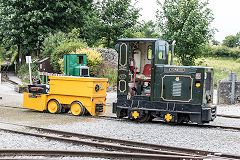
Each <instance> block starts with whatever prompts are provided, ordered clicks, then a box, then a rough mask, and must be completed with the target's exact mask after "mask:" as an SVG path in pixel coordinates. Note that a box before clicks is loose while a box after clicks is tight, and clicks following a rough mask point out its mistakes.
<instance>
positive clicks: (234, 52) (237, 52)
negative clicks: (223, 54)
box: [229, 47, 240, 58]
mask: <svg viewBox="0 0 240 160" xmlns="http://www.w3.org/2000/svg"><path fill="white" fill-rule="evenodd" d="M229 54H230V55H231V57H233V58H239V57H240V48H239V47H235V48H229Z"/></svg>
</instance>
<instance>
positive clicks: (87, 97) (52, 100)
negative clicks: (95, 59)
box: [23, 76, 108, 116]
mask: <svg viewBox="0 0 240 160" xmlns="http://www.w3.org/2000/svg"><path fill="white" fill-rule="evenodd" d="M49 79H50V81H49V92H47V93H45V94H39V93H31V91H29V93H24V100H23V107H25V108H30V109H34V110H38V111H44V110H47V111H49V112H50V113H61V112H67V111H69V110H71V112H72V114H74V115H83V114H86V113H90V114H91V115H92V116H96V115H102V114H104V112H105V105H106V96H107V94H106V91H107V81H108V79H107V78H94V77H73V76H64V77H49ZM36 87H38V86H36ZM30 89H31V88H30Z"/></svg>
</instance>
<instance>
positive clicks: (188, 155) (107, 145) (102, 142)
mask: <svg viewBox="0 0 240 160" xmlns="http://www.w3.org/2000/svg"><path fill="white" fill-rule="evenodd" d="M0 123H1V124H7V125H13V126H19V127H24V128H28V129H32V130H37V131H39V132H41V134H40V133H33V132H23V131H20V130H12V129H5V128H0V130H2V131H6V132H12V133H17V134H22V135H27V136H35V137H41V138H42V137H44V138H45V139H49V140H57V141H60V142H65V143H72V144H76V145H88V146H93V147H100V148H103V149H106V150H108V151H109V150H112V151H121V152H126V151H127V152H131V153H134V154H139V153H140V154H142V156H147V155H154V156H156V155H159V156H163V158H164V156H165V157H166V156H168V158H170V157H171V158H173V159H174V158H178V159H179V158H180V159H182V158H183V159H192V158H193V159H202V158H206V157H212V158H216V157H218V158H235V159H240V155H231V154H223V153H217V152H210V151H204V150H196V149H189V148H181V147H171V146H165V145H159V144H151V143H144V142H136V141H129V140H120V139H115V138H106V137H100V136H93V135H87V134H79V133H73V132H66V131H60V130H53V129H48V128H41V127H33V126H28V125H20V124H13V123H5V122H0ZM42 133H45V134H42ZM76 138H78V139H76ZM19 152H20V151H19ZM0 154H1V152H0ZM79 154H80V153H79ZM93 154H94V153H93ZM96 154H97V153H96ZM128 154H130V153H128ZM121 156H127V155H121ZM132 156H133V155H132ZM171 158H170V159H171Z"/></svg>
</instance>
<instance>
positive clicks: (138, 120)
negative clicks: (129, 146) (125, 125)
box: [136, 114, 151, 123]
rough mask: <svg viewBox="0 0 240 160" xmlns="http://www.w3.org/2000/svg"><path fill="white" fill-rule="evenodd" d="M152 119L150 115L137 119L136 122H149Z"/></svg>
mask: <svg viewBox="0 0 240 160" xmlns="http://www.w3.org/2000/svg"><path fill="white" fill-rule="evenodd" d="M150 118H151V115H150V114H144V115H143V116H142V117H141V118H137V119H136V121H137V122H140V123H144V122H148V121H149V120H150Z"/></svg>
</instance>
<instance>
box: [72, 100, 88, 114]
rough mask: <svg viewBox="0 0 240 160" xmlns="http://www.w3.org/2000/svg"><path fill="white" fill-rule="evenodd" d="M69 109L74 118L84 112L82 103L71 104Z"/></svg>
mask: <svg viewBox="0 0 240 160" xmlns="http://www.w3.org/2000/svg"><path fill="white" fill-rule="evenodd" d="M70 108H71V112H72V114H73V115H74V116H82V115H83V114H84V113H85V110H86V109H85V107H84V106H83V105H82V103H80V102H78V101H75V102H72V104H71V106H70Z"/></svg>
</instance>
